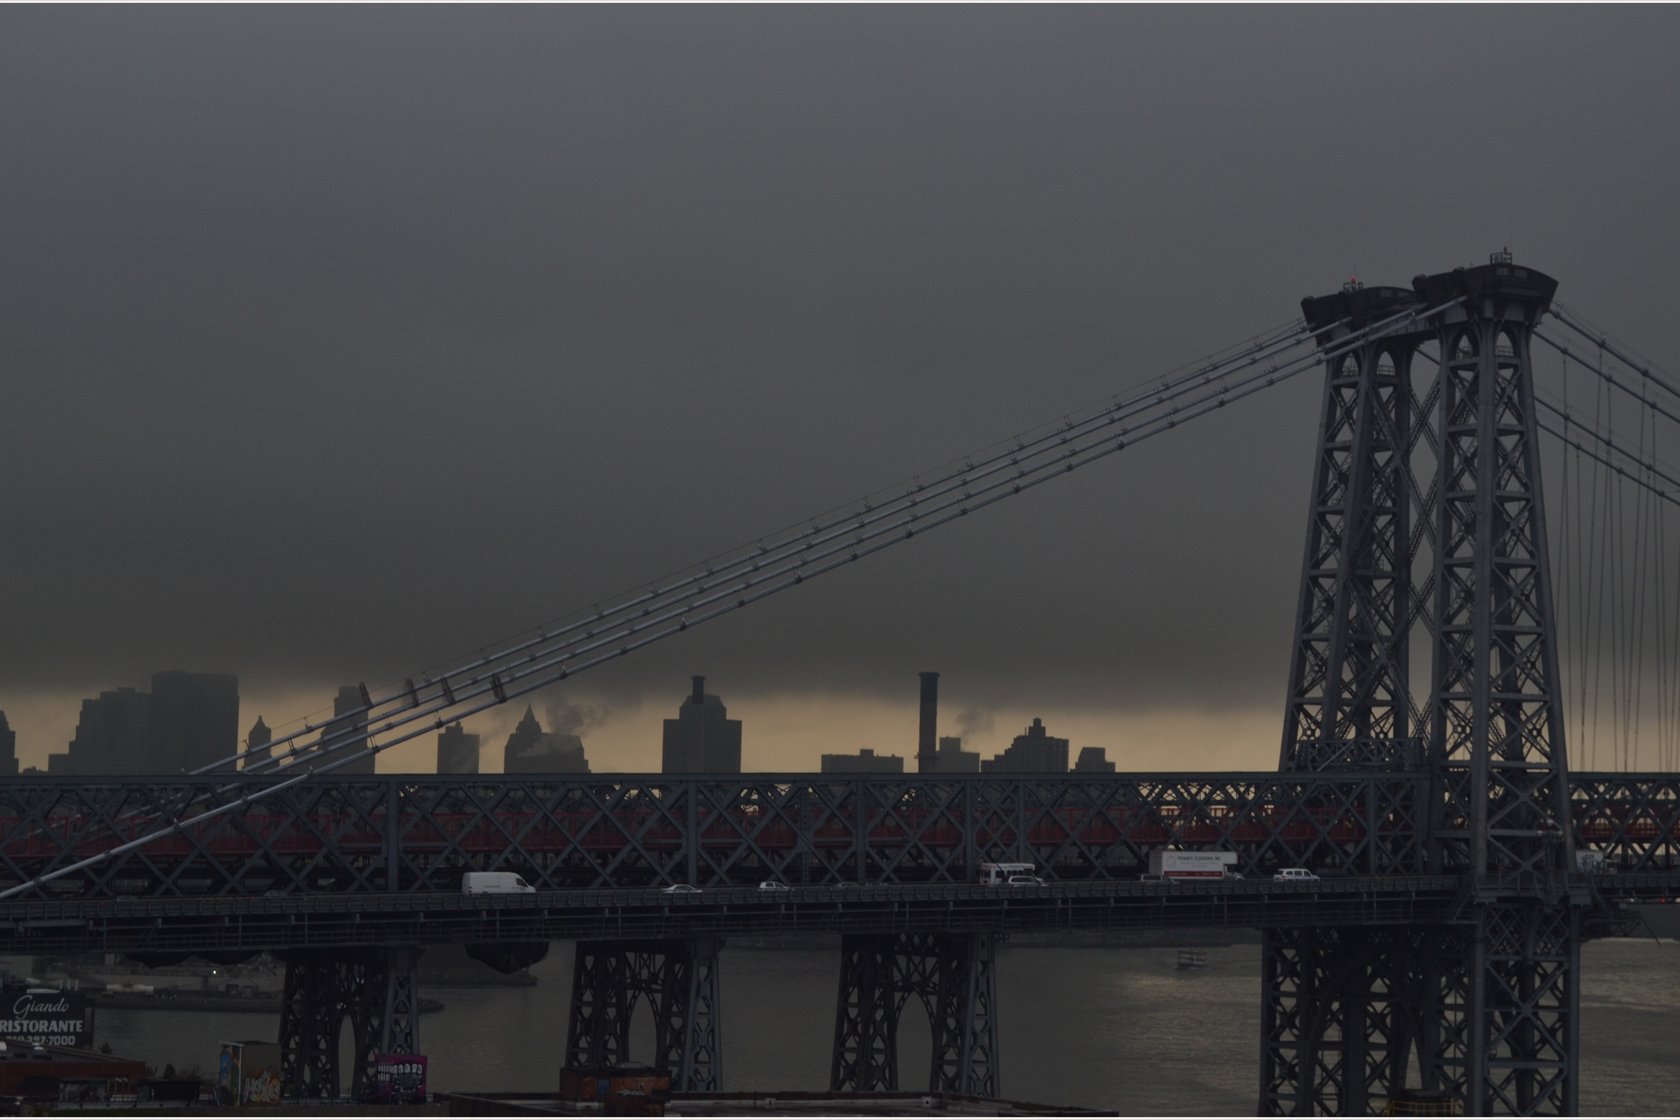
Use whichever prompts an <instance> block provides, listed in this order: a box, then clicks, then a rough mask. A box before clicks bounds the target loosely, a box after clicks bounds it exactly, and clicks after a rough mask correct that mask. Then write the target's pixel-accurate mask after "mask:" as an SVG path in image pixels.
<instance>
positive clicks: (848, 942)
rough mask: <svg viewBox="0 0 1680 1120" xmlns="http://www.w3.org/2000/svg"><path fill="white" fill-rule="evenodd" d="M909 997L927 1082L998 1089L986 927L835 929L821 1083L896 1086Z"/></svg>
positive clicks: (992, 963)
mask: <svg viewBox="0 0 1680 1120" xmlns="http://www.w3.org/2000/svg"><path fill="white" fill-rule="evenodd" d="M912 997H915V998H916V999H918V1000H919V1001H920V1002H921V1005H922V1008H923V1010H925V1011H926V1012H927V1015H928V1022H929V1026H930V1029H931V1038H932V1048H931V1053H930V1060H929V1069H928V1089H929V1090H930V1091H932V1092H944V1093H959V1094H965V1095H969V1096H979V1097H997V1096H1000V1095H1001V1090H1000V1088H999V1085H1000V1074H999V1053H998V1016H997V944H996V938H995V937H993V936H992V935H990V934H943V933H937V934H927V933H919V934H908V933H901V934H846V935H844V936H843V937H842V938H841V945H840V987H839V993H838V996H837V998H836V1000H835V1016H834V1050H833V1058H832V1061H831V1063H830V1067H829V1088H830V1089H831V1090H832V1091H834V1092H852V1093H869V1092H892V1091H896V1090H897V1089H898V1087H899V1079H898V1021H899V1016H900V1015H901V1014H902V1013H903V1010H904V1006H905V1004H906V1003H908V1002H909V1000H910V999H911V998H912Z"/></svg>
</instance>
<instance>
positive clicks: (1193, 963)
mask: <svg viewBox="0 0 1680 1120" xmlns="http://www.w3.org/2000/svg"><path fill="white" fill-rule="evenodd" d="M1207 963H1208V958H1207V950H1206V949H1180V950H1179V951H1178V967H1179V969H1180V970H1184V969H1190V968H1206V967H1207Z"/></svg>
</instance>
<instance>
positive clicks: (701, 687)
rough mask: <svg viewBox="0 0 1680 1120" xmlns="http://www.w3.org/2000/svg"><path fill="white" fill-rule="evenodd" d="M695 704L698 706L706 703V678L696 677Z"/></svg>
mask: <svg viewBox="0 0 1680 1120" xmlns="http://www.w3.org/2000/svg"><path fill="white" fill-rule="evenodd" d="M694 702H695V703H696V704H704V703H705V702H706V678H705V677H695V678H694Z"/></svg>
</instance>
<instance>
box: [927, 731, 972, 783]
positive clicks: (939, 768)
mask: <svg viewBox="0 0 1680 1120" xmlns="http://www.w3.org/2000/svg"><path fill="white" fill-rule="evenodd" d="M962 743H963V741H962V736H960V735H941V736H940V737H939V749H938V750H937V751H935V752H934V754H933V772H934V773H935V774H978V773H980V752H979V751H965V750H963V749H962Z"/></svg>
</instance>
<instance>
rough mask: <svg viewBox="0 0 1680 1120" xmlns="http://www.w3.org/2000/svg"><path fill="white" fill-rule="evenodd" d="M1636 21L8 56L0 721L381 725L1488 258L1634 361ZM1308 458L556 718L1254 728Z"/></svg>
mask: <svg viewBox="0 0 1680 1120" xmlns="http://www.w3.org/2000/svg"><path fill="white" fill-rule="evenodd" d="M1677 22H1680V21H1677V17H1676V15H1675V13H1674V12H1673V10H1672V9H1660V8H1659V9H1637V10H1629V9H1614V10H1610V11H1602V10H1592V11H1588V10H1582V9H1555V8H1545V9H1528V8H1504V7H1500V8H1488V9H1469V10H1466V9H1459V8H1448V9H1441V8H1417V9H1413V8H1407V9H1383V8H1379V9H1347V10H1344V9H1335V8H1330V9H1323V8H1312V9H1274V8H1262V9H1248V8H1243V9H1228V8H1194V9H1133V8H1119V9H1109V8H1077V9H1052V10H1039V9H1033V10H1024V9H1017V8H981V9H970V8H945V7H940V8H926V9H898V8H862V9H858V8H821V9H803V8H801V9H785V8H747V9H739V8H722V9H719V8H710V7H707V8H693V9H686V8H685V9H674V10H673V9H665V8H657V9H654V8H606V9H597V8H511V9H509V8H490V9H477V8H474V9H458V8H442V9H434V8H238V9H233V8H214V9H208V10H206V9H198V8H194V9H173V8H164V9H160V8H137V9H126V8H124V9H109V8H51V9H36V8H23V9H20V8H7V9H4V10H3V11H0V106H3V109H0V113H3V117H0V144H3V151H4V159H3V168H0V176H3V180H0V182H3V191H4V198H5V205H4V207H3V208H0V231H3V234H4V237H3V241H4V245H5V257H6V264H5V268H4V281H3V283H4V291H3V293H0V294H3V297H4V298H3V300H0V336H3V337H4V338H5V339H6V346H5V353H4V357H3V358H0V361H3V362H4V386H5V389H4V417H3V424H4V433H5V436H4V440H3V442H0V464H3V466H4V469H5V474H6V479H7V482H6V484H5V486H4V488H3V489H0V502H3V506H0V522H3V532H4V535H5V540H6V545H5V556H6V564H5V571H4V584H3V589H0V594H3V596H4V598H3V601H0V607H3V610H0V617H3V618H4V620H5V626H6V630H7V638H6V641H5V642H3V643H0V680H3V681H4V682H5V686H6V687H7V688H8V689H11V690H27V689H31V688H42V689H45V688H62V689H83V690H86V691H89V692H91V691H93V690H96V689H97V688H99V687H104V686H109V685H110V684H113V683H116V682H119V681H135V680H138V679H141V678H143V676H144V675H145V674H146V673H149V672H150V671H151V670H152V669H155V668H161V667H164V666H166V665H175V664H181V665H190V666H194V667H200V668H227V669H231V670H234V671H237V672H239V673H241V674H242V677H243V678H244V679H245V680H246V681H250V680H252V679H253V678H269V679H276V680H295V681H337V680H343V679H367V680H369V681H380V680H389V679H392V678H395V677H400V676H402V675H404V674H406V673H409V672H413V671H415V670H417V669H418V668H420V667H421V666H424V665H429V664H434V663H437V662H440V661H443V660H445V659H446V658H448V657H449V656H450V655H452V654H455V653H458V652H460V651H462V650H464V649H469V648H472V647H474V646H477V645H480V644H482V643H485V642H490V641H494V640H495V639H496V638H498V637H499V636H501V635H504V634H508V633H511V632H513V631H516V630H519V629H522V628H524V627H526V626H529V625H533V624H535V623H537V622H539V621H541V620H542V619H544V618H546V617H551V616H554V615H558V614H561V613H563V612H566V611H568V610H570V609H572V608H574V607H577V606H580V605H582V604H584V603H587V602H590V601H592V600H594V599H596V598H598V597H602V596H605V595H609V594H612V593H614V592H616V591H619V590H622V589H624V588H626V587H629V586H633V585H635V584H636V583H637V582H638V581H640V580H644V579H649V578H652V577H653V576H655V575H658V574H660V573H663V572H667V571H670V570H672V569H675V568H678V567H681V566H685V565H686V564H688V563H689V562H692V561H695V560H698V559H699V558H701V557H704V556H706V555H709V554H712V553H714V552H717V551H719V550H721V549H724V548H727V547H730V546H733V545H735V544H738V543H741V542H743V541H745V540H748V539H751V538H752V537H755V536H757V535H759V534H761V533H763V532H766V531H769V530H772V529H775V528H778V527H780V526H782V525H784V524H787V523H791V522H794V521H797V520H799V519H801V518H803V517H805V516H808V515H810V514H813V513H815V512H817V511H818V510H821V509H824V508H827V507H829V506H832V505H835V504H837V503H840V502H844V501H847V500H849V499H851V498H853V497H856V496H858V495H861V494H862V493H864V492H866V491H870V490H874V489H876V488H878V487H881V486H885V485H888V484H891V483H894V482H897V481H900V480H902V479H905V478H908V477H909V476H911V475H913V474H914V473H916V472H918V471H921V470H924V469H926V468H929V467H931V466H933V465H936V464H938V463H941V462H944V461H946V460H948V459H950V458H951V457H952V456H955V455H958V454H961V453H963V452H965V451H967V450H970V449H972V448H974V447H977V446H980V445H983V444H986V443H989V442H991V441H992V440H994V439H997V438H999V437H1002V436H1004V435H1007V434H1009V433H1011V432H1013V431H1015V430H1018V429H1020V428H1023V427H1026V426H1028V425H1030V424H1033V423H1036V422H1038V421H1040V420H1043V419H1047V418H1049V417H1051V416H1054V415H1057V414H1059V413H1060V412H1063V411H1065V410H1068V409H1071V408H1073V407H1076V406H1079V405H1082V404H1084V403H1086V402H1088V401H1091V400H1094V399H1098V398H1101V397H1105V396H1107V395H1109V394H1111V393H1113V392H1116V391H1117V390H1119V389H1122V388H1124V387H1126V386H1128V385H1132V384H1135V383H1137V382H1139V381H1141V380H1143V379H1145V378H1147V377H1149V376H1152V375H1155V374H1158V373H1160V372H1162V371H1164V370H1166V369H1168V368H1170V367H1173V366H1176V365H1178V364H1180V363H1181V362H1184V361H1186V360H1189V359H1192V358H1194V357H1196V356H1198V355H1200V354H1203V353H1206V352H1208V351H1211V350H1214V349H1216V348H1219V347H1221V346H1224V345H1226V344H1228V343H1231V342H1234V341H1236V340H1238V339H1240V338H1243V337H1245V336H1247V335H1249V334H1251V333H1253V332H1255V331H1257V330H1260V329H1262V328H1264V327H1266V326H1269V325H1271V324H1274V323H1277V322H1280V321H1283V320H1286V319H1288V318H1290V317H1291V316H1293V315H1294V314H1295V312H1296V301H1297V300H1298V299H1299V298H1300V297H1301V296H1302V295H1305V294H1309V293H1315V292H1321V291H1324V290H1328V289H1331V288H1333V287H1334V286H1335V285H1336V284H1337V283H1338V282H1339V281H1340V280H1341V279H1342V277H1343V276H1344V275H1345V274H1346V273H1348V272H1349V271H1351V270H1352V269H1354V268H1356V267H1357V268H1358V269H1360V270H1361V271H1362V273H1366V274H1370V275H1371V277H1372V278H1373V279H1376V280H1384V281H1391V282H1393V281H1397V282H1401V283H1404V282H1406V281H1407V280H1408V279H1409V278H1410V276H1411V275H1412V274H1414V273H1415V272H1419V271H1429V270H1435V269H1438V268H1446V267H1451V266H1452V265H1455V264H1459V263H1466V262H1469V261H1472V260H1475V259H1479V258H1481V256H1482V255H1483V254H1485V253H1486V252H1487V251H1488V250H1490V249H1492V248H1497V247H1498V245H1499V244H1500V243H1502V242H1504V241H1506V240H1508V239H1510V240H1513V241H1514V247H1515V248H1516V249H1517V250H1518V252H1519V254H1520V255H1521V257H1522V258H1523V259H1524V260H1527V261H1529V262H1531V263H1533V264H1535V265H1537V266H1539V267H1542V268H1544V269H1546V270H1547V271H1549V272H1551V273H1552V274H1554V275H1556V276H1558V277H1560V278H1561V279H1563V281H1564V284H1565V287H1564V294H1565V295H1566V296H1567V298H1568V299H1570V300H1571V301H1572V302H1574V303H1576V304H1578V305H1579V306H1582V307H1588V308H1592V309H1595V310H1596V311H1598V313H1599V315H1600V317H1601V318H1604V319H1606V320H1607V321H1608V322H1609V323H1610V324H1611V325H1612V326H1613V327H1619V328H1621V329H1622V330H1623V331H1625V332H1626V333H1627V334H1628V335H1629V336H1630V337H1633V338H1636V339H1643V340H1644V344H1645V345H1646V346H1647V347H1648V348H1653V349H1654V348H1660V346H1661V345H1662V341H1661V336H1660V335H1659V334H1657V330H1658V328H1659V326H1660V324H1663V323H1665V322H1666V313H1667V311H1668V308H1669V303H1670V300H1671V298H1672V294H1673V285H1672V282H1671V281H1670V279H1669V278H1670V276H1671V274H1672V268H1673V266H1672V258H1673V250H1674V243H1675V236H1674V235H1675V228H1674V224H1673V222H1674V219H1673V217H1672V206H1671V200H1672V198H1673V197H1674V196H1675V193H1676V188H1680V182H1677V179H1680V163H1677V159H1676V154H1675V149H1674V146H1673V143H1672V137H1673V136H1675V135H1680V121H1677V120H1676V119H1675V118H1676V115H1677V112H1680V78H1677V76H1676V71H1675V68H1674V67H1673V65H1672V59H1671V58H1670V54H1671V50H1670V48H1671V45H1672V43H1673V42H1674V41H1675V32H1676V30H1677V26H1676V25H1677ZM1670 364H1671V365H1672V362H1670ZM1316 410H1317V397H1316V387H1315V386H1314V385H1313V384H1311V383H1310V378H1304V379H1302V380H1301V381H1300V382H1298V383H1296V384H1293V385H1291V386H1289V387H1288V388H1284V389H1279V390H1276V391H1274V392H1272V393H1271V394H1269V395H1266V396H1263V397H1261V398H1258V399H1255V400H1251V401H1248V402H1246V403H1245V404H1244V405H1243V406H1242V407H1241V408H1240V409H1232V410H1229V412H1228V413H1227V414H1221V415H1219V416H1217V417H1214V418H1211V419H1209V420H1207V421H1204V422H1202V423H1200V424H1198V425H1197V427H1196V428H1194V429H1192V430H1186V431H1183V432H1180V433H1174V434H1173V435H1172V436H1171V437H1168V438H1166V439H1163V440H1160V441H1157V442H1155V443H1152V444H1149V445H1146V446H1144V447H1141V448H1138V449H1136V450H1135V451H1128V452H1126V453H1125V454H1124V455H1122V456H1119V457H1117V458H1115V459H1112V460H1110V461H1108V462H1106V463H1104V464H1103V465H1101V466H1098V467H1094V468H1091V469H1089V470H1088V471H1086V472H1084V473H1083V474H1082V475H1078V476H1073V477H1070V478H1069V479H1068V480H1067V481H1065V482H1063V483H1059V484H1058V485H1057V486H1055V487H1049V488H1045V489H1044V490H1041V491H1039V492H1036V493H1034V494H1032V495H1031V496H1028V497H1025V498H1022V499H1019V500H1017V501H1016V502H1012V503H1006V505H1005V506H1004V507H1001V508H998V509H996V510H993V511H991V512H989V513H988V515H987V516H986V517H985V518H983V519H975V520H974V521H973V522H972V523H969V522H965V523H962V524H958V525H955V526H952V527H951V528H949V529H947V530H944V531H942V532H941V533H940V534H937V535H935V536H934V537H932V538H929V539H926V540H923V541H920V542H918V543H916V544H914V545H911V546H908V547H906V548H903V549H898V550H895V551H894V552H893V553H890V554H888V555H887V556H883V557H880V558H879V559H877V560H875V561H873V562H872V563H871V564H869V565H867V566H863V567H860V568H859V569H856V570H850V571H845V572H842V573H839V574H836V575H835V576H832V577H830V578H829V579H828V580H825V581H823V582H822V583H821V584H819V585H816V586H812V587H810V588H806V589H803V590H802V591H801V592H800V593H799V594H798V595H794V596H789V597H787V598H785V599H780V600H776V601H772V602H769V603H766V604H763V605H762V606H759V607H756V608H754V609H753V610H752V611H750V612H748V613H746V614H744V615H741V616H736V617H734V618H731V619H728V620H724V621H721V622H719V623H716V624H714V625H713V626H712V627H709V628H708V629H707V630H706V631H704V632H701V633H697V634H694V635H691V636H687V637H684V638H683V639H681V640H679V641H676V642H672V643H667V644H666V645H665V646H663V647H659V648H655V649H651V650H648V651H646V653H645V654H643V655H640V656H638V657H637V658H634V659H630V660H628V661H626V662H625V663H624V664H623V665H621V666H614V667H613V668H612V669H611V670H610V671H608V672H603V673H602V674H600V675H599V678H598V681H597V683H596V685H595V686H594V687H596V688H598V689H599V690H600V692H601V694H602V695H604V696H619V697H630V696H634V695H636V694H639V693H640V692H642V691H643V689H644V687H645V686H646V685H648V684H649V683H650V682H656V687H657V688H658V689H659V690H660V691H661V693H664V692H670V691H671V688H672V686H671V682H672V681H676V682H678V685H677V689H678V691H679V692H680V690H681V682H683V681H685V680H686V677H687V675H688V673H690V672H693V671H705V672H707V673H708V674H710V675H711V676H712V677H713V679H714V680H719V679H727V680H729V681H731V682H732V685H733V690H734V691H736V692H739V691H741V690H749V691H760V692H776V691H793V692H800V691H804V692H841V693H871V692H880V691H883V690H888V689H890V690H893V692H894V694H898V693H903V694H904V695H906V696H908V695H910V694H911V693H912V692H913V689H914V677H913V674H914V672H915V671H917V670H920V669H925V668H938V669H941V670H943V671H944V672H945V673H946V674H947V675H948V676H949V677H956V676H960V677H962V678H963V679H964V680H965V681H966V682H968V686H969V687H968V690H967V693H966V694H967V695H971V696H982V695H984V696H986V697H989V701H988V702H995V703H999V704H1002V703H1007V702H1012V701H1014V702H1025V701H1027V700H1032V701H1044V702H1047V703H1050V702H1053V703H1059V704H1064V705H1084V706H1101V705H1121V706H1125V705H1134V704H1160V703H1194V704H1196V705H1198V706H1201V707H1206V706H1215V707H1217V706H1219V705H1221V704H1258V703H1270V702H1274V701H1275V699H1276V698H1277V697H1278V696H1279V694H1280V692H1281V690H1282V687H1283V676H1284V672H1285V668H1286V664H1285V658H1286V656H1287V640H1288V628H1289V625H1290V615H1291V612H1292V610H1293V607H1294V600H1295V579H1296V575H1295V572H1296V567H1297V564H1298V562H1299V552H1300V534H1301V532H1302V528H1301V526H1302V515H1303V513H1304V510H1305V505H1306V490H1307V487H1308V483H1309V479H1310V469H1311V461H1312V447H1311V443H1312V438H1313V429H1314V425H1315V423H1316V418H1317V411H1316ZM3 703H4V697H0V705H3Z"/></svg>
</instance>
